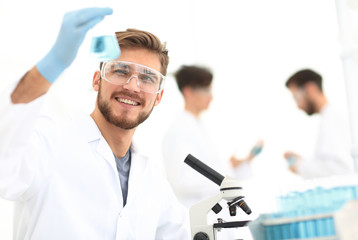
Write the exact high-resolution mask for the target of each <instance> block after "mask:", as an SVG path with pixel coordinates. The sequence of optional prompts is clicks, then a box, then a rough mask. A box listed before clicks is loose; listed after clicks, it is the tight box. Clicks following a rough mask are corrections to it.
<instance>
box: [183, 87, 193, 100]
mask: <svg viewBox="0 0 358 240" xmlns="http://www.w3.org/2000/svg"><path fill="white" fill-rule="evenodd" d="M181 92H182V94H183V97H184V99H187V98H190V97H191V95H192V93H193V90H192V88H191V87H189V86H185V87H183V88H182V89H181Z"/></svg>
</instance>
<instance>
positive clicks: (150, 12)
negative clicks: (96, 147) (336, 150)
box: [0, 0, 346, 239]
mask: <svg viewBox="0 0 358 240" xmlns="http://www.w3.org/2000/svg"><path fill="white" fill-rule="evenodd" d="M102 2H104V1H102ZM113 2H114V1H113V0H111V1H108V3H110V4H113ZM117 2H118V3H115V5H112V6H113V7H114V11H115V15H114V16H112V17H111V18H112V19H111V21H112V22H113V21H115V22H116V30H124V29H126V28H138V29H143V30H147V31H151V32H153V33H155V34H156V35H158V36H159V38H161V39H162V41H166V42H167V45H168V48H169V52H170V58H171V62H170V65H169V75H168V80H167V83H166V89H165V93H164V98H163V100H162V103H161V104H160V105H159V106H158V107H157V108H156V109H155V110H154V111H153V114H152V116H151V117H150V118H149V119H148V121H147V122H146V123H144V124H143V125H142V126H141V127H139V129H138V131H137V133H136V138H137V140H138V141H139V142H141V143H142V144H143V146H144V148H145V150H146V151H147V152H148V153H149V154H151V155H154V156H155V157H156V159H158V161H161V148H160V147H161V146H160V142H161V138H162V136H163V134H164V133H165V130H166V129H167V127H168V125H169V123H170V121H171V120H172V119H173V118H174V117H175V115H176V114H177V113H178V112H179V111H180V110H181V109H182V107H183V101H182V99H181V96H180V93H179V92H178V90H177V88H176V85H175V82H174V79H173V77H172V75H171V73H172V72H174V71H175V70H176V69H177V68H179V67H180V66H181V65H182V64H200V65H203V66H207V67H209V68H211V69H212V70H213V72H214V76H215V77H214V101H213V103H212V105H211V108H210V110H209V111H208V112H207V113H205V115H204V116H203V120H204V121H205V123H206V124H207V125H208V126H209V127H210V129H212V132H211V133H212V135H213V137H214V139H215V143H216V145H217V148H218V151H219V153H220V155H221V157H222V159H223V160H224V159H227V158H228V157H229V156H230V155H231V154H232V153H233V152H236V153H237V154H238V155H239V156H240V155H242V156H244V155H245V154H246V153H247V152H248V151H249V149H250V148H251V145H252V144H253V143H254V142H255V141H256V140H257V139H259V138H261V139H264V141H265V148H264V150H263V152H262V154H261V155H260V156H259V157H258V158H257V159H255V161H254V163H253V166H254V177H253V179H252V180H251V181H248V182H247V183H246V184H247V186H246V188H245V189H246V191H247V197H248V199H249V200H248V201H251V202H252V208H253V209H254V211H256V213H257V214H258V213H260V212H265V211H271V210H272V209H273V207H274V198H273V197H274V193H276V192H277V191H278V190H279V189H280V187H281V186H282V182H285V183H289V182H291V181H292V182H293V181H296V180H297V179H296V178H295V177H294V176H293V175H291V174H290V173H288V172H287V170H286V163H285V161H284V159H283V157H282V155H283V152H284V151H286V150H294V151H297V152H300V153H302V154H308V153H309V152H310V150H311V149H312V147H313V146H312V145H313V144H314V142H315V132H316V125H317V121H318V119H317V117H311V118H309V117H307V116H306V115H305V114H304V113H302V112H300V111H299V110H297V108H296V106H295V104H294V102H293V100H292V97H291V96H290V94H289V92H288V91H287V89H286V88H285V86H284V83H285V81H286V79H287V78H288V77H289V76H290V75H291V74H292V73H294V72H295V71H297V70H299V69H301V68H312V69H314V70H317V71H318V72H319V73H321V74H322V75H323V78H324V89H325V91H326V93H327V96H328V98H329V99H330V100H331V101H332V102H335V103H336V104H340V105H341V106H342V108H343V109H344V110H345V109H346V95H345V87H344V79H343V72H342V63H341V59H340V44H339V35H338V32H339V31H338V25H337V15H336V9H335V2H334V1H333V0H328V1H327V0H290V1H287V0H271V1H265V0H251V1H243V0H222V1H212V0H180V1H169V0H151V1H146V0H133V1H117ZM90 5H92V6H93V5H94V1H85V0H83V1H82V0H71V1H69V0H62V1H57V2H55V1H45V0H32V1H25V0H11V1H10V0H3V1H1V3H0V29H1V38H0V43H1V44H0V66H1V73H2V77H1V81H2V84H1V86H4V85H5V84H6V83H8V82H11V81H14V80H16V77H18V75H19V74H21V73H23V72H25V71H26V70H27V69H28V68H29V67H31V66H32V65H34V64H35V63H36V62H37V61H38V60H39V59H40V58H41V57H42V56H43V55H44V54H45V53H46V52H47V51H48V50H49V49H50V47H51V46H52V44H53V42H54V41H55V39H56V36H57V32H58V30H59V27H60V24H61V20H62V16H63V14H64V13H65V12H66V11H68V10H72V9H77V8H80V7H83V6H90ZM109 19H110V18H108V21H109ZM89 40H90V38H87V39H86V40H85V42H84V44H83V46H82V48H81V49H80V52H79V54H78V57H77V59H76V61H75V62H74V64H73V65H72V66H71V67H70V68H69V69H68V70H67V71H66V72H65V73H64V74H63V75H62V77H61V79H59V80H58V81H57V82H56V84H55V85H54V87H53V88H52V90H51V100H52V101H53V102H57V103H58V104H60V105H58V106H57V107H56V108H53V107H52V108H51V107H49V109H50V110H51V111H57V112H60V113H65V112H66V111H67V110H66V109H70V110H75V111H78V110H80V111H86V112H90V111H91V110H92V108H93V101H94V97H95V94H94V93H93V92H92V91H91V80H92V74H93V72H94V71H95V70H96V67H97V65H96V64H97V63H96V62H95V61H94V60H93V59H89V54H88V52H89V51H88V50H89V42H90V41H89ZM52 104H53V103H51V104H50V105H49V106H53V105H52ZM11 207H12V205H11V204H10V203H8V202H6V201H0V239H11V219H12V217H11Z"/></svg>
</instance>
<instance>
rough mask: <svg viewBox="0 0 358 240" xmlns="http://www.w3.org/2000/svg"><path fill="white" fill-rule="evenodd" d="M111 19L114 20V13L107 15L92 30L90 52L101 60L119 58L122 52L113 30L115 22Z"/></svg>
mask: <svg viewBox="0 0 358 240" xmlns="http://www.w3.org/2000/svg"><path fill="white" fill-rule="evenodd" d="M108 3H109V2H108ZM113 14H115V12H114V13H113ZM111 20H114V17H113V15H110V16H106V17H105V18H104V19H103V20H102V21H101V22H100V23H98V24H97V25H96V26H95V27H94V28H93V29H92V30H91V33H92V40H91V47H90V53H91V55H92V56H93V57H94V58H96V59H97V60H99V61H109V60H113V59H117V58H118V57H119V55H120V53H121V51H120V48H119V45H118V41H117V37H116V35H115V31H114V30H113V27H114V26H115V24H113V22H112V21H111Z"/></svg>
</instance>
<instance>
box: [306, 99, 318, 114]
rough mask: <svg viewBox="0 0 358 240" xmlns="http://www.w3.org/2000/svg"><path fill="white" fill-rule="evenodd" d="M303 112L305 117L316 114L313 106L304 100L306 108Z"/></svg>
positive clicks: (310, 102)
mask: <svg viewBox="0 0 358 240" xmlns="http://www.w3.org/2000/svg"><path fill="white" fill-rule="evenodd" d="M305 112H306V113H307V115H309V116H311V115H313V114H315V113H317V109H316V106H315V104H314V103H313V102H312V101H310V100H306V108H305Z"/></svg>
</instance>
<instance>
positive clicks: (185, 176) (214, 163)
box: [162, 66, 254, 239]
mask: <svg viewBox="0 0 358 240" xmlns="http://www.w3.org/2000/svg"><path fill="white" fill-rule="evenodd" d="M175 78H176V82H177V85H178V88H179V90H180V92H181V93H182V95H183V97H184V111H182V112H181V113H179V114H178V115H177V116H176V117H175V120H174V121H173V122H172V123H171V124H170V126H169V128H168V130H167V132H166V134H165V135H164V138H163V141H162V152H163V159H164V165H165V170H166V173H167V178H168V180H169V182H170V184H171V185H172V187H173V190H174V192H175V194H176V196H177V197H178V200H179V201H180V202H181V203H182V204H183V205H184V206H186V207H187V208H188V209H189V208H190V207H191V206H193V205H194V204H196V203H198V202H200V201H202V200H204V199H207V198H209V197H212V196H213V195H216V194H218V193H219V188H218V186H217V185H216V184H215V183H213V182H211V180H209V179H207V178H206V177H205V176H203V175H201V174H200V173H198V172H196V171H195V170H194V169H192V168H191V167H189V166H188V165H186V164H185V163H184V159H185V158H186V156H187V155H188V154H189V153H190V154H191V155H193V156H194V157H196V158H198V159H199V160H201V161H202V162H204V163H205V164H206V165H208V166H209V167H211V168H213V169H214V170H215V171H217V172H219V173H221V174H223V175H229V176H232V177H237V175H236V174H235V173H237V172H240V176H239V177H242V175H245V176H246V177H248V176H250V174H251V164H250V161H251V160H252V159H253V158H254V155H253V154H252V155H251V154H249V156H248V157H247V158H245V159H238V158H236V157H235V156H232V157H231V159H230V160H231V161H230V162H229V161H227V162H226V163H224V162H222V161H221V159H220V157H219V156H218V154H217V152H216V146H215V145H214V141H213V140H212V139H211V137H210V134H209V131H208V130H207V129H206V127H205V125H204V124H203V122H202V121H201V119H200V115H201V114H202V113H203V112H204V111H205V110H207V109H208V107H209V105H210V102H211V100H212V98H213V96H212V91H211V86H212V79H213V74H212V73H211V71H210V70H209V69H206V68H203V67H200V66H182V67H181V68H180V69H179V70H178V71H177V72H176V73H175ZM230 163H231V164H233V165H232V166H230ZM234 167H235V168H236V169H234ZM235 175H236V176H235ZM218 217H222V218H223V219H224V220H226V221H229V220H231V221H233V219H232V218H231V217H230V216H229V214H228V211H227V209H225V210H223V211H221V212H220V213H219V214H218V215H216V214H214V212H212V211H210V213H209V217H208V218H209V219H210V221H211V222H212V223H214V221H216V219H217V218H218ZM235 220H237V219H235ZM236 235H237V229H235V230H232V229H225V231H221V232H220V233H218V237H219V239H236V238H237V236H236Z"/></svg>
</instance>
